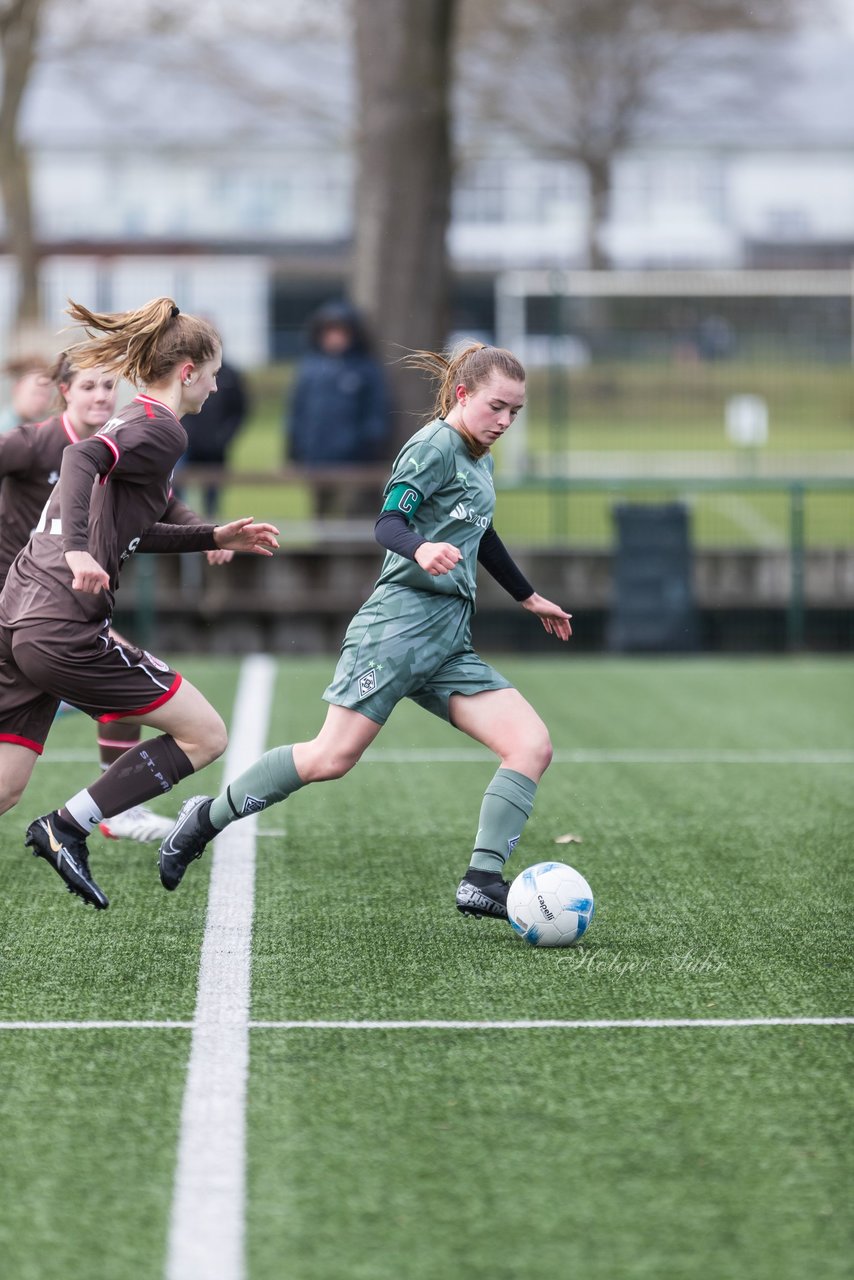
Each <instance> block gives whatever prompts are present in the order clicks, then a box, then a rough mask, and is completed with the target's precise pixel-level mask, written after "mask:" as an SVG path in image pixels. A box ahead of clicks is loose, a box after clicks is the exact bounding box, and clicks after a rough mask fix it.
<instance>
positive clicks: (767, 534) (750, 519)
mask: <svg viewBox="0 0 854 1280" xmlns="http://www.w3.org/2000/svg"><path fill="white" fill-rule="evenodd" d="M709 505H710V506H712V507H713V508H714V509H715V510H717V511H719V512H720V513H721V515H723V516H725V517H726V518H727V519H729V520H730V521H731V522H732V523H733V524H734V525H735V526H736V528H737V529H740V530H741V532H742V533H748V534H750V536H751V537H752V538H753V540H754V541H755V542H756V543H757V545H758V546H760V547H771V548H779V547H784V546H786V537H785V534H784V532H783V530H782V529H781V528H780V527H779V525H776V524H773V523H772V522H771V521H770V520H767V519H766V518H765V516H763V515H762V513H761V511H757V510H756V508H755V507H754V506H753V505H752V503H750V502H749V501H748V500H747V499H746V498H742V497H740V495H739V494H737V493H730V494H727V495H726V496H725V497H722V498H712V500H711V502H710V504H709Z"/></svg>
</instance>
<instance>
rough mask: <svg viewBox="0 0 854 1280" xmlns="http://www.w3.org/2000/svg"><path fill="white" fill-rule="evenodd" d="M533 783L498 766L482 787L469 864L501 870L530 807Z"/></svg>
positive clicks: (510, 770)
mask: <svg viewBox="0 0 854 1280" xmlns="http://www.w3.org/2000/svg"><path fill="white" fill-rule="evenodd" d="M536 794H537V784H536V782H532V780H531V779H530V778H526V777H525V775H524V773H516V771H515V770H514V769H499V770H498V772H497V773H496V775H495V777H494V778H493V779H492V781H491V782H490V784H489V786H488V787H487V788H486V793H485V795H484V797H483V804H482V805H481V807H480V821H479V823H478V828H477V837H476V839H475V842H474V853H473V854H472V856H471V865H472V866H473V867H476V868H477V870H478V871H498V872H500V871H501V868H502V867H503V866H504V863H505V862H506V861H507V859H508V858H509V857H510V854H511V853H512V852H513V850H514V849H515V848H516V845H517V844H518V843H519V837H520V836H521V834H522V828H523V827H524V825H525V823H526V822H527V821H528V817H529V815H530V813H531V810H532V809H533V807H534V796H535V795H536Z"/></svg>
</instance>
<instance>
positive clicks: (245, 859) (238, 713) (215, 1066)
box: [166, 655, 276, 1280]
mask: <svg viewBox="0 0 854 1280" xmlns="http://www.w3.org/2000/svg"><path fill="white" fill-rule="evenodd" d="M275 673H276V668H275V664H274V662H273V661H272V660H271V659H270V658H268V657H263V656H260V655H256V656H253V657H250V658H247V659H246V660H245V662H244V663H243V667H242V669H241V673H240V683H239V685H238V688H237V694H236V697H235V705H234V715H233V717H232V726H231V738H230V742H229V747H228V751H227V752H226V756H225V762H224V774H225V777H226V778H234V777H235V776H236V775H237V774H239V773H241V772H242V771H243V770H244V769H245V768H246V767H247V765H249V764H251V763H252V761H253V760H255V759H256V758H257V757H258V756H259V755H260V754H261V753H262V751H263V750H264V747H265V745H266V736H267V725H268V722H269V714H270V705H271V702H272V694H273V685H274V682H275ZM256 828H257V819H256V818H255V817H254V816H252V817H248V818H244V819H243V821H242V822H237V823H235V824H234V825H233V826H231V827H227V828H226V829H225V831H224V832H223V833H222V835H220V836H218V837H217V838H216V840H215V841H214V844H213V850H214V852H213V865H212V867H211V880H210V891H209V896H208V914H207V922H206V924H205V936H204V941H203V943H202V956H201V962H200V965H199V987H198V994H197V997H196V1013H195V1018H194V1020H193V1039H192V1045H191V1048H190V1061H189V1066H188V1068H187V1083H186V1086H185V1090H184V1102H183V1107H182V1111H181V1131H180V1137H179V1142H178V1160H177V1168H176V1172H175V1189H174V1193H173V1199H172V1216H171V1222H170V1228H169V1245H168V1253H167V1261H166V1276H167V1280H242V1277H243V1276H244V1274H245V1259H244V1221H245V1212H244V1210H245V1164H246V1142H245V1130H246V1082H247V1076H248V1070H249V1028H248V1021H249V984H250V978H251V965H252V953H251V947H252V914H253V905H254V894H255V838H256Z"/></svg>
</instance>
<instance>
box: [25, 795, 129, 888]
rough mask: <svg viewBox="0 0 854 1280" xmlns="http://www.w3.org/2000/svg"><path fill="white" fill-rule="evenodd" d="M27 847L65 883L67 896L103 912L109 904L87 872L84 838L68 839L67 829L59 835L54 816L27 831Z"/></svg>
mask: <svg viewBox="0 0 854 1280" xmlns="http://www.w3.org/2000/svg"><path fill="white" fill-rule="evenodd" d="M25 844H26V847H27V848H28V849H32V851H33V856H34V857H36V858H44V860H45V862H49V863H50V865H51V866H52V867H53V869H54V871H56V873H57V874H58V875H59V876H61V877H62V879H63V880H64V881H65V883H66V885H67V887H68V892H69V893H76V894H77V897H78V898H82V899H83V901H84V902H88V903H89V904H90V905H91V906H93V907H95V908H96V910H98V911H104V910H105V909H106V908H107V907H108V906H109V905H110V901H109V898H108V897H107V895H106V894H105V893H104V891H103V890H102V889H101V888H100V887H99V886H98V885H97V884H96V883H95V881H94V880H93V879H92V873H91V871H90V870H89V850H88V848H87V846H86V840H85V837H84V836H82V835H80V836H77V835H70V834H69V833H68V830H67V828H65V830H64V832H63V834H60V833H59V830H58V827H57V822H56V813H48V814H45V816H44V817H43V818H36V820H35V822H31V823H30V825H29V826H28V827H27V839H26V841H25Z"/></svg>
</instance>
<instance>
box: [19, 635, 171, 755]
mask: <svg viewBox="0 0 854 1280" xmlns="http://www.w3.org/2000/svg"><path fill="white" fill-rule="evenodd" d="M180 684H181V676H180V675H179V674H178V672H177V671H173V670H172V668H171V667H169V666H167V664H166V663H165V662H161V660H160V659H159V658H155V657H154V656H153V654H150V653H147V652H146V651H145V650H144V649H138V648H137V646H136V645H134V644H130V643H129V642H128V641H127V640H124V639H121V638H120V637H116V636H113V635H112V634H111V632H110V631H109V629H108V628H107V627H104V628H103V629H102V630H101V631H100V632H99V633H94V632H92V631H86V630H85V629H84V628H82V627H81V626H80V624H79V623H63V622H43V623H35V624H33V625H32V626H28V627H16V628H14V629H12V628H10V627H0V742H15V743H18V744H19V745H20V746H23V747H29V748H30V750H31V751H35V752H37V753H38V754H39V755H41V752H42V748H43V746H44V742H45V739H46V738H47V735H48V733H49V731H50V727H51V725H52V724H53V720H54V716H55V715H56V711H57V708H58V706H59V704H60V702H68V703H70V704H71V706H73V707H78V708H79V710H80V711H85V712H86V714H87V715H90V716H92V718H93V719H95V720H100V721H108V720H123V719H124V718H125V716H134V715H136V716H138V715H144V714H145V713H146V712H149V711H154V710H155V708H157V707H160V706H162V705H163V703H164V702H168V701H169V699H170V698H171V697H172V696H173V695H174V694H175V693H176V692H177V691H178V688H179V686H180Z"/></svg>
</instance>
